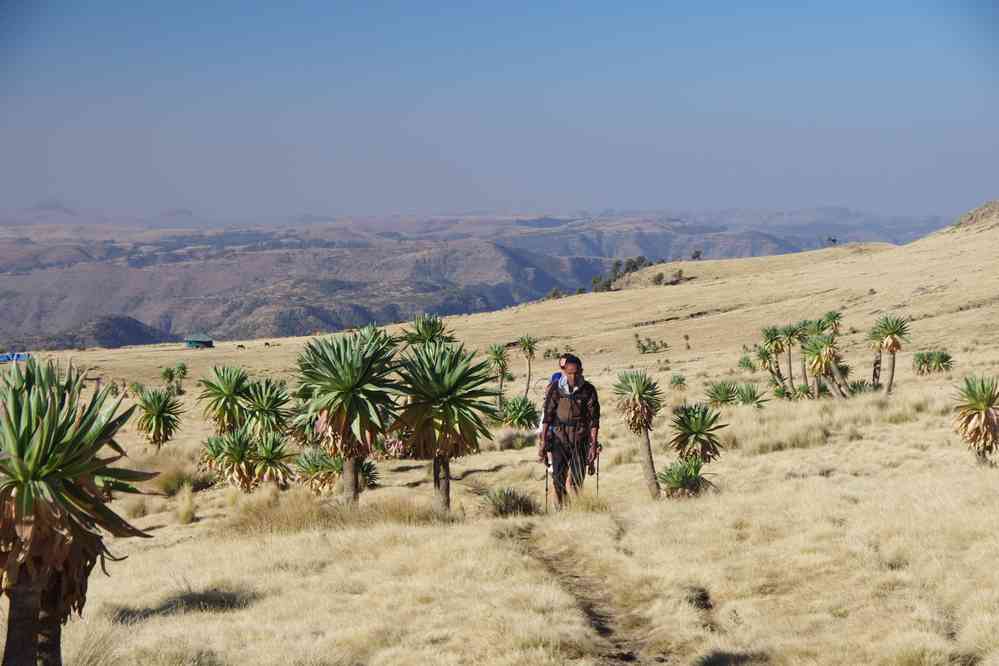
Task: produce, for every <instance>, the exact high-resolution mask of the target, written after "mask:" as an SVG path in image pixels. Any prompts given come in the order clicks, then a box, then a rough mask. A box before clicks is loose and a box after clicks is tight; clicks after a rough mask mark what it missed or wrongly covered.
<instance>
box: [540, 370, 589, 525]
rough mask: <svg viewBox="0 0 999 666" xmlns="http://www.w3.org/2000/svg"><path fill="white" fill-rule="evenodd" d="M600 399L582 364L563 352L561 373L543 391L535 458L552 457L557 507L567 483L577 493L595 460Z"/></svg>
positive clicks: (545, 461)
mask: <svg viewBox="0 0 999 666" xmlns="http://www.w3.org/2000/svg"><path fill="white" fill-rule="evenodd" d="M599 430H600V400H599V398H598V397H597V390H596V389H595V388H593V384H591V383H589V382H588V381H586V380H585V379H583V363H582V361H580V360H579V358H577V357H576V356H574V355H572V354H566V357H565V364H564V365H562V376H561V377H560V378H559V379H558V381H557V382H552V383H551V384H549V386H548V391H547V392H546V393H545V402H544V408H543V416H542V425H541V441H540V444H539V447H538V458H539V459H540V460H541V461H542V462H543V463H545V464H546V465H547V464H548V459H549V456H550V458H551V468H552V481H553V485H554V486H555V502H556V506H558V507H559V508H561V507H562V506H564V504H565V500H566V482H567V481H570V480H571V483H572V486H573V489H574V491H575V492H576V493H578V492H580V491H581V490H582V489H583V480H584V479H585V478H586V472H587V470H589V473H590V474H593V463H594V461H595V460H596V459H597V454H598V453H599V451H600V445H599V444H598V441H597V434H598V432H599Z"/></svg>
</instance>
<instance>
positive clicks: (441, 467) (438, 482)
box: [434, 456, 451, 513]
mask: <svg viewBox="0 0 999 666" xmlns="http://www.w3.org/2000/svg"><path fill="white" fill-rule="evenodd" d="M434 508H435V509H437V510H438V511H440V512H442V513H447V512H449V511H450V510H451V460H450V458H448V457H447V456H434Z"/></svg>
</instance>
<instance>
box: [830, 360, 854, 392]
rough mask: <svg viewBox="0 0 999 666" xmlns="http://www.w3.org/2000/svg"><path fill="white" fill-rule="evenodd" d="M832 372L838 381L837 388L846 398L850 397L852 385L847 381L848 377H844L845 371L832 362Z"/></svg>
mask: <svg viewBox="0 0 999 666" xmlns="http://www.w3.org/2000/svg"><path fill="white" fill-rule="evenodd" d="M832 373H833V378H834V380H835V381H836V388H838V389H839V392H840V393H841V394H842V395H843V397H844V398H848V397H850V385H849V384H847V383H846V378H844V377H843V373H842V372H840V371H839V366H838V365H836V364H835V363H833V364H832Z"/></svg>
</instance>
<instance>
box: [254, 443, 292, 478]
mask: <svg viewBox="0 0 999 666" xmlns="http://www.w3.org/2000/svg"><path fill="white" fill-rule="evenodd" d="M289 458H291V454H290V453H289V452H288V449H287V447H286V446H285V443H284V438H283V437H282V436H281V435H279V434H278V433H276V432H267V433H265V434H264V435H263V436H262V437H261V438H260V439H259V440H258V441H257V450H256V451H255V452H254V455H253V477H254V479H255V480H256V482H257V483H264V482H268V481H270V482H273V483H276V484H277V485H278V486H279V487H281V488H285V487H287V486H288V481H289V479H290V478H291V476H292V473H291V468H290V467H288V463H287V462H286V461H287V460H288V459H289Z"/></svg>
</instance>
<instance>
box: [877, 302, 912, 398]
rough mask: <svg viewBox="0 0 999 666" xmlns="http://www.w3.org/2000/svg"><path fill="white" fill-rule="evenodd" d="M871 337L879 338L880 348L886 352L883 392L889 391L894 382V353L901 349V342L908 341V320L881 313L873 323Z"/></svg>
mask: <svg viewBox="0 0 999 666" xmlns="http://www.w3.org/2000/svg"><path fill="white" fill-rule="evenodd" d="M871 335H872V337H875V338H877V339H879V340H881V349H882V350H884V351H885V352H887V353H888V385H887V386H886V387H885V393H891V390H892V386H893V385H894V383H895V354H897V353H898V352H899V351H901V349H902V343H903V342H908V341H909V320H908V319H905V318H904V317H899V316H896V315H893V314H886V315H883V316H882V317H881V318H880V319H878V321H877V323H875V324H874V330H873V331H872V333H871Z"/></svg>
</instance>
